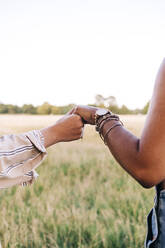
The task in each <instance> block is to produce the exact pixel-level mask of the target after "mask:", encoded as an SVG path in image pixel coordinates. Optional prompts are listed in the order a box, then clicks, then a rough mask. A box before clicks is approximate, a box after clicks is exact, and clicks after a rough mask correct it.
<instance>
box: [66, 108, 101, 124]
mask: <svg viewBox="0 0 165 248" xmlns="http://www.w3.org/2000/svg"><path fill="white" fill-rule="evenodd" d="M98 109H99V108H96V107H90V106H83V105H79V106H76V107H74V108H73V109H72V110H71V111H70V112H69V114H76V115H79V116H81V118H82V120H83V123H84V124H91V125H94V124H95V113H96V111H97V110H98Z"/></svg>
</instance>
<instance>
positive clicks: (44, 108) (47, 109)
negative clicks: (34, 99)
mask: <svg viewBox="0 0 165 248" xmlns="http://www.w3.org/2000/svg"><path fill="white" fill-rule="evenodd" d="M51 111H52V105H50V104H49V103H48V102H45V103H43V104H42V105H41V106H39V107H38V108H37V114H40V115H49V114H51Z"/></svg>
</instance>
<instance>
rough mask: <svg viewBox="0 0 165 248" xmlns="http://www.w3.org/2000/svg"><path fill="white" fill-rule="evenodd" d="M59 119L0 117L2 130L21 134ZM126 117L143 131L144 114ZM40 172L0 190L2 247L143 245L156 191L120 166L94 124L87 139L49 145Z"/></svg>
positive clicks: (133, 127)
mask: <svg viewBox="0 0 165 248" xmlns="http://www.w3.org/2000/svg"><path fill="white" fill-rule="evenodd" d="M55 119H56V118H55V117H53V116H42V117H39V116H37V117H35V116H32V117H31V116H0V120H1V130H0V131H1V134H3V133H9V132H23V131H27V130H29V129H31V128H38V127H39V128H40V127H41V126H44V125H48V124H49V123H50V124H52V123H53V122H54V120H55ZM122 119H123V118H122ZM124 119H125V124H126V126H127V127H128V128H129V129H130V130H131V131H133V132H134V133H135V134H137V135H140V132H141V129H142V126H143V123H144V118H143V117H133V116H132V117H124ZM18 120H19V121H18ZM41 120H42V122H41ZM38 172H39V174H40V177H39V178H38V180H37V182H36V183H34V185H32V186H30V187H26V188H22V187H13V188H10V189H6V190H1V191H0V206H1V208H0V209H1V214H0V240H1V242H2V247H5V248H9V247H10V248H15V247H16V248H25V247H28V248H32V247H36V248H40V247H42V248H44V247H45V248H46V247H51V248H53V247H55V248H56V247H57V248H72V247H73V248H87V247H89V248H141V247H143V243H144V239H145V232H146V215H147V212H148V211H149V209H150V208H151V207H152V202H153V195H154V191H153V190H145V189H143V188H141V186H139V185H138V184H137V183H136V182H135V181H134V180H133V179H132V178H131V177H130V176H129V175H127V174H126V172H124V171H123V170H122V169H121V168H120V166H119V165H118V164H117V163H116V162H115V160H114V159H113V157H112V156H111V154H110V153H109V151H108V149H107V147H105V145H104V144H103V143H102V141H101V140H100V138H99V136H98V135H97V134H96V133H95V131H94V128H93V127H87V129H86V131H85V137H84V139H83V141H75V142H71V143H61V144H58V145H55V146H54V147H52V148H50V149H49V150H48V157H47V159H46V160H45V161H44V162H43V164H42V165H41V166H40V167H39V168H38Z"/></svg>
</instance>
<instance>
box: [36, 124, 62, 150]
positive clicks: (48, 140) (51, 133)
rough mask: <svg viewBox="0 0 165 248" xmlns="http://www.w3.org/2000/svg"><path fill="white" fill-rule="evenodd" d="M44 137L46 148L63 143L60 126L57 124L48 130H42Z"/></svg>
mask: <svg viewBox="0 0 165 248" xmlns="http://www.w3.org/2000/svg"><path fill="white" fill-rule="evenodd" d="M40 131H41V133H42V135H43V137H44V146H45V148H48V147H49V146H51V145H54V144H56V143H58V142H60V141H61V138H60V135H59V131H58V126H57V125H56V124H55V125H53V126H50V127H48V128H43V129H41V130H40Z"/></svg>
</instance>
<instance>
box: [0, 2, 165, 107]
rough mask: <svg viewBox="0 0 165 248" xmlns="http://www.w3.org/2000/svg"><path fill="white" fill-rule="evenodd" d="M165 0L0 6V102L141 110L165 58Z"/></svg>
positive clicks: (26, 3)
mask: <svg viewBox="0 0 165 248" xmlns="http://www.w3.org/2000/svg"><path fill="white" fill-rule="evenodd" d="M164 13H165V1H163V0H157V1H155V0H138V1H137V0H132V1H130V0H115V1H112V0H99V1H98V0H54V1H53V0H40V1H39V0H28V1H27V0H26V1H25V0H0V83H1V93H0V101H1V102H3V103H12V104H18V105H22V104H24V103H32V104H34V105H37V104H42V103H43V102H45V101H47V102H49V103H50V104H54V105H64V104H69V103H76V104H78V103H80V104H88V103H93V102H94V98H95V95H96V94H102V95H103V96H104V97H108V96H115V97H116V99H117V102H118V104H119V105H121V104H126V105H127V106H128V107H129V108H137V107H143V106H144V105H145V104H146V102H147V101H148V100H149V99H150V97H151V94H152V89H153V85H154V80H155V76H156V72H157V70H158V67H159V64H160V63H161V61H162V59H163V57H164V53H165V45H164V44H165V15H164Z"/></svg>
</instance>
